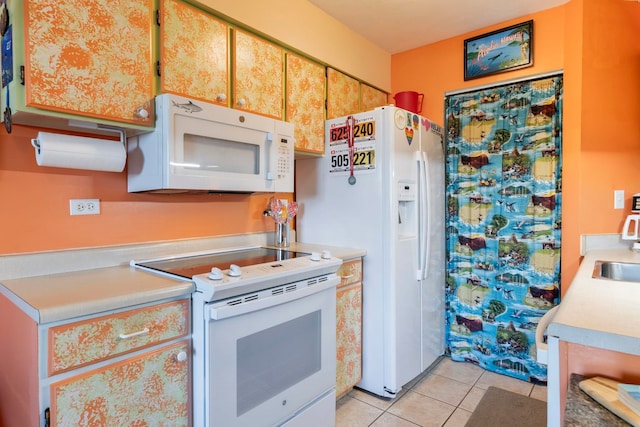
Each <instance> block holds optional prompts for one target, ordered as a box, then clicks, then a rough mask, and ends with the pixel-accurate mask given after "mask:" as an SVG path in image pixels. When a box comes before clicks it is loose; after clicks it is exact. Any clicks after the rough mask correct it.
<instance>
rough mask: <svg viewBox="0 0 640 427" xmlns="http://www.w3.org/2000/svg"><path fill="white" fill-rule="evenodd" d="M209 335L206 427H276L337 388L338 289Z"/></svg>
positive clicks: (225, 323)
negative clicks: (336, 333) (260, 426)
mask: <svg viewBox="0 0 640 427" xmlns="http://www.w3.org/2000/svg"><path fill="white" fill-rule="evenodd" d="M241 305H242V304H241ZM241 305H240V306H237V307H241ZM235 307H236V306H234V308H235ZM240 311H242V309H240ZM205 328H206V329H207V331H206V333H205V337H206V342H205V348H206V350H205V351H206V352H208V355H207V356H206V357H205V359H207V361H206V369H205V371H206V372H205V383H206V384H207V385H208V395H206V396H205V398H206V402H207V403H208V405H209V407H208V408H207V409H206V410H205V412H206V414H205V417H206V418H207V420H208V423H209V424H208V425H211V426H218V425H220V426H225V427H231V426H253V425H275V424H278V423H280V422H282V421H284V420H286V419H288V418H289V417H290V416H291V415H292V414H294V413H296V412H298V411H300V410H301V409H302V408H304V407H305V406H306V405H307V404H309V403H310V402H312V401H313V400H314V399H317V398H318V397H320V396H321V395H323V394H325V393H327V392H329V391H331V390H332V389H333V388H334V387H335V375H336V374H335V365H336V346H335V331H336V329H335V328H336V319H335V288H329V289H326V290H323V291H320V292H317V293H315V294H312V295H309V296H306V297H304V298H300V299H297V300H294V301H291V302H287V303H283V304H277V305H274V306H270V307H267V308H263V309H260V310H257V311H250V312H246V313H244V314H240V315H238V316H234V317H228V318H225V319H222V320H209V321H208V322H206V326H205Z"/></svg>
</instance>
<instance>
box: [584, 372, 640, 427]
mask: <svg viewBox="0 0 640 427" xmlns="http://www.w3.org/2000/svg"><path fill="white" fill-rule="evenodd" d="M618 384H619V383H618V382H617V381H613V380H610V379H609V378H605V377H593V378H589V379H588V380H583V381H580V383H579V386H580V389H581V390H582V391H584V392H585V393H587V394H588V395H589V396H591V397H592V398H593V399H594V400H595V401H597V402H598V403H599V404H601V405H602V406H604V407H605V408H607V409H608V410H610V411H611V412H613V413H614V414H616V415H617V416H619V417H620V418H622V419H623V420H625V421H626V422H628V423H629V424H631V425H633V426H635V427H640V416H638V415H637V414H636V413H635V412H633V411H632V410H631V409H629V408H628V407H627V405H625V404H624V403H622V402H621V401H620V400H619V399H618Z"/></svg>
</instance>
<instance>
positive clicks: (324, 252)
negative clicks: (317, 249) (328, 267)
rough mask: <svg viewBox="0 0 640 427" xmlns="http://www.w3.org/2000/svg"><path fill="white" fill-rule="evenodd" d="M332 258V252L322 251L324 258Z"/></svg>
mask: <svg viewBox="0 0 640 427" xmlns="http://www.w3.org/2000/svg"><path fill="white" fill-rule="evenodd" d="M329 258H331V252H329V251H327V250H324V251H322V259H329Z"/></svg>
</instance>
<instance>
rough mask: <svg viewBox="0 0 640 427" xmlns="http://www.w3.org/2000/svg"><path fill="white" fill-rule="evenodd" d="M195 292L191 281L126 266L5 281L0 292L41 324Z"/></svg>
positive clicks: (0, 287)
mask: <svg viewBox="0 0 640 427" xmlns="http://www.w3.org/2000/svg"><path fill="white" fill-rule="evenodd" d="M3 287H4V289H2V288H3ZM194 289H195V285H194V284H193V282H191V281H180V280H175V279H171V278H168V277H162V276H159V275H156V274H151V273H147V272H143V271H139V270H136V269H134V268H132V267H129V266H117V267H106V268H96V269H91V270H82V271H73V272H68V273H58V274H51V275H45V276H36V277H25V278H21V279H12V280H4V281H2V284H1V286H0V292H2V293H3V294H5V295H6V296H7V297H8V298H9V299H10V300H12V301H13V302H14V303H15V304H16V305H17V306H18V307H20V308H21V309H22V310H23V311H24V312H25V313H27V314H28V315H29V316H30V317H31V318H32V319H34V320H35V321H36V322H38V323H40V324H43V323H49V322H55V321H59V320H66V319H71V318H74V317H79V316H86V315H91V314H96V313H101V312H105V311H110V310H116V309H122V308H126V307H130V306H133V305H138V304H146V303H149V302H154V301H159V300H163V299H168V298H175V297H180V296H186V295H188V294H190V293H191V292H193V291H194ZM7 291H9V292H7Z"/></svg>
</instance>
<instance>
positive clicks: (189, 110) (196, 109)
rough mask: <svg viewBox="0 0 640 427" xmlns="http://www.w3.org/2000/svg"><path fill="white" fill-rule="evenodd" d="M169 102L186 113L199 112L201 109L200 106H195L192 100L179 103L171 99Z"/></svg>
mask: <svg viewBox="0 0 640 427" xmlns="http://www.w3.org/2000/svg"><path fill="white" fill-rule="evenodd" d="M171 103H172V104H173V106H174V107H178V108H180V109H182V110H184V111H186V112H187V113H192V114H193V113H199V112H200V111H202V107H199V106H197V105H196V104H194V103H193V102H191V101H189V102H185V103H182V104H179V103H177V102H175V101H171Z"/></svg>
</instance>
